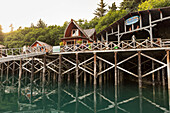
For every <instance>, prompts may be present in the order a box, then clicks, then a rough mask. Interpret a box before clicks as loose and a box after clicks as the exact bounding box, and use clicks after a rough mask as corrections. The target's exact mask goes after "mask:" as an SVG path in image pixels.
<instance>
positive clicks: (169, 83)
mask: <svg viewBox="0 0 170 113" xmlns="http://www.w3.org/2000/svg"><path fill="white" fill-rule="evenodd" d="M167 78H168V89H169V90H170V63H169V51H167Z"/></svg>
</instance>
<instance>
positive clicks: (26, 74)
mask: <svg viewBox="0 0 170 113" xmlns="http://www.w3.org/2000/svg"><path fill="white" fill-rule="evenodd" d="M26 68H27V69H28V65H26ZM27 77H28V72H27V71H26V72H25V84H26V83H27Z"/></svg>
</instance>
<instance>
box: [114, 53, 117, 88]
mask: <svg viewBox="0 0 170 113" xmlns="http://www.w3.org/2000/svg"><path fill="white" fill-rule="evenodd" d="M114 56H115V86H117V52H115V55H114Z"/></svg>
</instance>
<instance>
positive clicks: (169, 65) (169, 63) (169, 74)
mask: <svg viewBox="0 0 170 113" xmlns="http://www.w3.org/2000/svg"><path fill="white" fill-rule="evenodd" d="M137 54H138V64H137V66H138V83H139V87H142V73H141V72H142V68H141V65H142V63H141V51H138V53H137ZM46 57H47V56H46V55H44V56H43V71H42V83H43V84H44V83H45V74H46V70H47V67H46ZM75 57H76V61H75V62H76V67H75V72H76V76H75V77H76V83H77V84H78V83H79V53H75ZM117 57H118V52H114V76H113V77H114V84H115V85H118V83H119V74H118V68H117V59H118V58H117ZM166 57H167V60H166V61H167V83H168V89H170V61H169V51H166ZM58 58H59V60H58V61H59V62H58V64H59V66H58V82H61V79H62V76H63V75H62V68H61V67H62V54H59V55H58ZM93 58H94V61H93V63H94V64H93V66H94V69H93V80H94V81H93V83H94V84H97V77H98V76H97V63H96V59H97V55H96V52H94V53H93ZM8 63H9V62H8ZM152 63H153V62H152ZM31 64H32V65H31V77H30V79H31V80H30V81H31V82H32V81H33V77H34V57H32V60H31ZM8 65H9V64H8ZM1 68H3V66H1ZM14 68H15V67H14ZM101 68H102V63H101V62H100V61H99V71H100V70H101ZM152 69H154V65H153V64H152ZM1 70H3V69H1ZM106 70H107V69H106ZM164 70H165V69H163V71H164ZM8 73H9V69H8V68H7V76H8ZM12 73H13V74H14V72H12ZM164 73H165V72H164ZM2 74H3V71H1V75H2ZM151 74H152V82H153V84H154V82H155V75H154V72H153V73H151ZM21 76H22V59H20V64H19V81H20V80H21ZM90 77H91V75H90ZM99 77H100V76H99ZM6 78H8V77H6ZM68 79H70V78H69V76H68ZM84 81H86V73H85V76H84ZM101 81H102V79H101V77H100V78H99V82H101ZM162 81H163V85H165V76H164V75H162ZM43 87H44V86H43Z"/></svg>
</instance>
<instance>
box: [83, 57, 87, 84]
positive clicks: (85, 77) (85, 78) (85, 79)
mask: <svg viewBox="0 0 170 113" xmlns="http://www.w3.org/2000/svg"><path fill="white" fill-rule="evenodd" d="M84 61H86V57H84ZM84 65H85V66H86V63H85V64H84ZM86 81H87V75H86V72H85V71H84V84H86Z"/></svg>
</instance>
